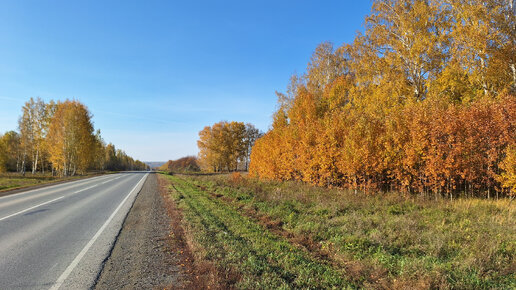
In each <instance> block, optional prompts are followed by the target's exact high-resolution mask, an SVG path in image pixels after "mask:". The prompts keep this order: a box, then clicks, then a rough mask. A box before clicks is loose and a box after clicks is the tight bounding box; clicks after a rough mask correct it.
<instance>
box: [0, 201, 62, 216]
mask: <svg viewBox="0 0 516 290" xmlns="http://www.w3.org/2000/svg"><path fill="white" fill-rule="evenodd" d="M63 197H64V195H63V196H60V197H58V198H54V199H52V200H49V201H46V202H44V203H40V204H38V205H35V206H33V207H29V208H27V209H24V210H22V211H19V212H17V213H13V214H11V215H8V216H5V217H3V218H0V221H3V220H5V219H8V218H10V217H13V216H15V215H19V214H22V213H24V212H26V211H29V210H31V209H35V208H37V207H40V206H42V205H45V204H48V203H51V202H54V201H56V200H59V199H61V198H63Z"/></svg>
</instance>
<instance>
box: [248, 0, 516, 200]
mask: <svg viewBox="0 0 516 290" xmlns="http://www.w3.org/2000/svg"><path fill="white" fill-rule="evenodd" d="M515 14H516V7H515V1H514V0H512V1H508V0H487V1H484V0H482V1H480V0H472V1H462V0H447V1H441V0H425V1H423V0H375V1H373V6H372V12H371V15H370V16H369V17H367V19H366V22H365V24H366V30H365V33H364V34H360V33H359V34H358V35H357V37H356V39H355V41H354V42H353V43H352V44H349V45H343V46H342V47H339V48H337V49H334V48H333V46H332V45H331V44H330V43H323V44H321V45H319V46H318V47H317V49H316V50H315V52H314V54H313V56H312V58H311V61H310V63H309V64H308V68H307V72H306V73H305V74H304V75H302V76H294V77H292V80H291V84H290V85H289V87H288V90H287V93H286V94H283V93H278V101H279V102H278V103H279V105H278V110H277V112H276V113H275V114H274V117H273V126H272V129H271V130H270V131H269V132H267V133H266V134H265V136H264V137H263V138H261V139H259V140H258V141H257V142H256V145H255V146H254V147H253V151H252V154H251V161H252V162H251V166H250V174H251V175H254V176H258V177H261V178H268V179H280V180H303V181H306V182H309V183H312V184H317V185H324V186H339V187H349V188H354V189H355V190H357V189H361V190H363V191H366V192H367V191H368V190H372V189H380V188H383V189H398V190H402V191H410V192H419V193H422V194H435V195H445V194H448V195H449V196H450V197H451V196H452V194H453V193H457V192H464V193H466V194H467V195H468V196H472V195H475V196H479V195H485V196H492V194H493V193H494V192H496V194H497V195H498V194H499V193H502V194H511V193H512V194H515V193H516V97H515V93H516V21H515V20H516V16H515Z"/></svg>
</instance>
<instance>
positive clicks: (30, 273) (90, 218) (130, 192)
mask: <svg viewBox="0 0 516 290" xmlns="http://www.w3.org/2000/svg"><path fill="white" fill-rule="evenodd" d="M147 175H148V173H146V172H131V173H120V174H113V175H104V176H100V177H94V178H89V179H82V180H79V181H75V182H69V183H64V184H59V185H55V186H50V187H45V188H41V189H36V190H32V191H27V192H22V193H18V194H13V195H9V196H5V197H0V289H88V288H91V287H92V286H93V285H94V283H95V281H96V279H97V276H98V275H99V273H100V271H101V269H102V264H103V262H104V261H105V260H106V258H107V257H108V255H109V252H110V251H111V249H112V247H113V244H114V242H115V240H116V237H117V235H118V233H119V232H120V228H121V226H122V223H123V220H124V218H125V217H126V215H127V213H128V211H129V210H130V208H131V205H132V204H133V202H134V200H135V198H136V196H137V194H138V192H139V191H140V189H141V188H142V186H143V183H144V182H145V180H146V178H147Z"/></svg>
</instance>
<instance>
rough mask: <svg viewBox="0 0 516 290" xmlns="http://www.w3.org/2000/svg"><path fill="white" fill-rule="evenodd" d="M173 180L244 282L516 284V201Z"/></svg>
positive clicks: (189, 213) (198, 234) (200, 233)
mask: <svg viewBox="0 0 516 290" xmlns="http://www.w3.org/2000/svg"><path fill="white" fill-rule="evenodd" d="M168 178H169V179H170V181H171V183H172V184H173V186H174V187H175V189H176V191H175V193H174V196H175V199H176V200H177V201H178V202H179V204H180V205H181V207H182V208H183V210H184V212H185V218H186V221H187V222H188V223H189V225H191V227H192V228H191V229H192V232H193V233H194V234H195V240H196V241H197V242H198V243H199V244H200V245H201V246H202V248H203V249H205V253H204V254H203V255H205V257H206V258H208V259H210V260H212V261H214V262H215V263H216V264H218V265H220V267H226V268H227V269H226V270H227V271H228V273H237V275H236V277H238V278H237V279H235V283H236V286H237V287H239V288H269V287H273V288H278V287H280V288H281V287H284V288H289V287H292V288H331V287H337V288H341V287H345V286H352V287H366V288H371V287H374V288H382V287H383V288H385V287H387V288H400V287H408V288H470V289H471V288H513V289H514V288H516V276H515V272H516V261H515V256H516V222H515V220H516V206H515V204H514V203H510V201H508V200H505V199H504V200H498V201H496V200H480V199H462V200H461V199H459V200H456V201H453V202H450V201H447V200H440V201H429V200H424V199H421V200H419V199H414V198H403V197H400V196H399V195H398V194H378V195H374V196H364V195H354V194H353V193H352V192H348V191H344V190H336V189H324V188H318V187H312V186H307V185H304V184H301V183H295V182H283V183H280V182H262V181H257V180H253V179H247V178H234V177H233V178H231V177H230V176H220V175H219V176H173V177H168ZM264 221H275V222H276V226H275V227H274V230H271V231H272V232H269V231H268V230H267V229H266V227H265V224H266V222H264Z"/></svg>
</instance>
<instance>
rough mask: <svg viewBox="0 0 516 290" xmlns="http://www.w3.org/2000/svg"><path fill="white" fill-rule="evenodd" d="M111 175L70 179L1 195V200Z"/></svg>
mask: <svg viewBox="0 0 516 290" xmlns="http://www.w3.org/2000/svg"><path fill="white" fill-rule="evenodd" d="M110 176H111V175H101V176H95V177H88V178H84V179H79V180H74V181H69V182H63V183H59V184H54V185H49V186H45V187H41V188H36V189H31V190H27V191H24V192H20V193H16V194H8V195H5V196H1V197H0V200H1V199H7V198H13V197H20V196H22V195H26V194H27V193H33V192H38V191H42V190H48V189H54V188H56V187H66V186H70V185H72V187H73V186H75V185H80V184H83V183H89V182H91V181H95V180H97V179H102V178H109V177H110Z"/></svg>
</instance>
